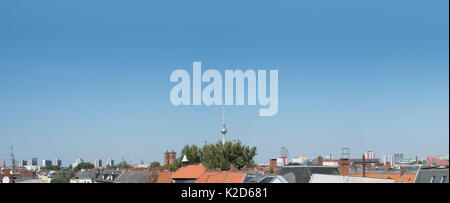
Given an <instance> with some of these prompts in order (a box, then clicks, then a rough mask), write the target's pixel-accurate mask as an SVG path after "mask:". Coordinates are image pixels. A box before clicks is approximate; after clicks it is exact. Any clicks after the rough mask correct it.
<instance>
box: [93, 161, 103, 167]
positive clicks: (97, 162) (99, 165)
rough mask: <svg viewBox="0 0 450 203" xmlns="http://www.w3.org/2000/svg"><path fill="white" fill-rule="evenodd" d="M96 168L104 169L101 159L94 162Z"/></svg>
mask: <svg viewBox="0 0 450 203" xmlns="http://www.w3.org/2000/svg"><path fill="white" fill-rule="evenodd" d="M94 167H95V168H101V167H103V165H102V160H101V159H96V160H95V161H94Z"/></svg>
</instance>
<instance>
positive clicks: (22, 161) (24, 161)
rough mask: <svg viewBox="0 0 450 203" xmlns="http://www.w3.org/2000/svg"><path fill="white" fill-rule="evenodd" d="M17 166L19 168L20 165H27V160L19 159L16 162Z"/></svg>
mask: <svg viewBox="0 0 450 203" xmlns="http://www.w3.org/2000/svg"><path fill="white" fill-rule="evenodd" d="M16 165H17V167H19V168H21V167H25V166H27V165H28V164H27V161H26V160H19V161H17V162H16Z"/></svg>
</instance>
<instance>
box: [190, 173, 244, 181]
mask: <svg viewBox="0 0 450 203" xmlns="http://www.w3.org/2000/svg"><path fill="white" fill-rule="evenodd" d="M244 178H245V173H238V172H208V173H203V175H202V176H200V177H199V178H198V179H197V180H196V181H195V183H242V181H243V180H244Z"/></svg>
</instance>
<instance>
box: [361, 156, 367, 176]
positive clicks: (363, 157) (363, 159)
mask: <svg viewBox="0 0 450 203" xmlns="http://www.w3.org/2000/svg"><path fill="white" fill-rule="evenodd" d="M362 162H363V165H362V167H363V177H366V156H364V155H363V156H362Z"/></svg>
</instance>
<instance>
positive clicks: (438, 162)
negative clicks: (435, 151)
mask: <svg viewBox="0 0 450 203" xmlns="http://www.w3.org/2000/svg"><path fill="white" fill-rule="evenodd" d="M426 166H432V167H439V166H448V161H445V160H443V159H439V158H437V157H433V156H429V157H427V160H426Z"/></svg>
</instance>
